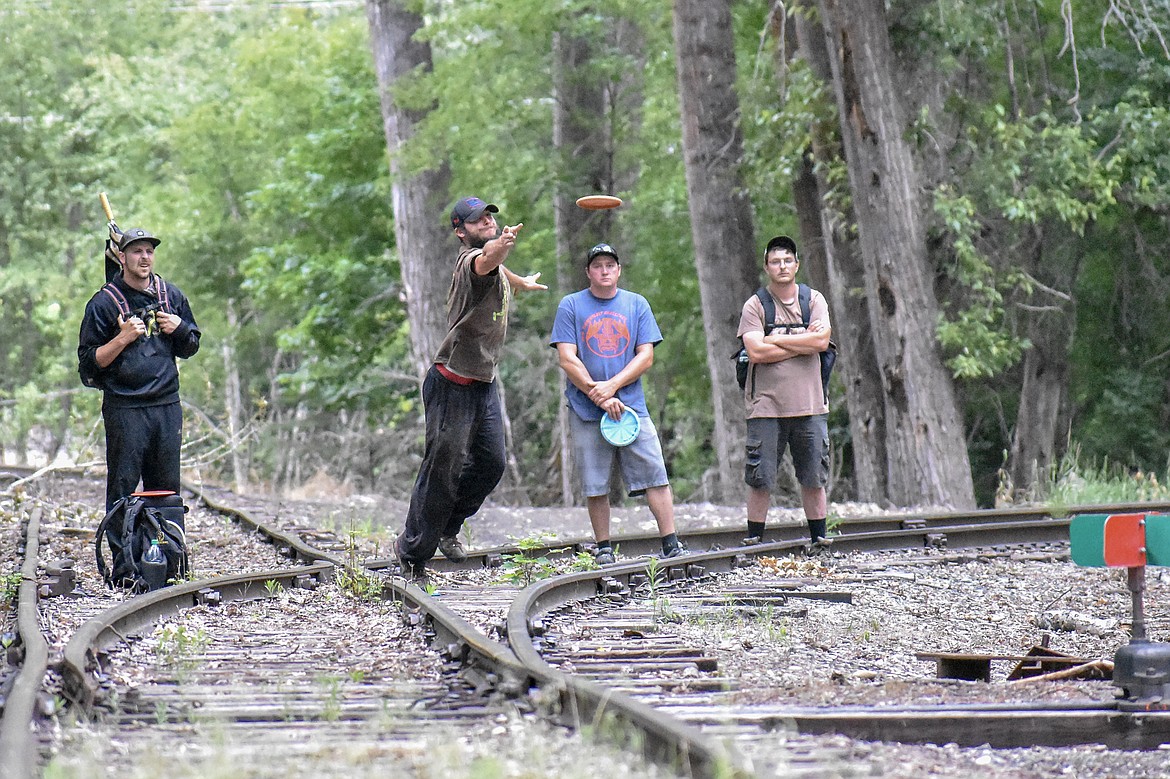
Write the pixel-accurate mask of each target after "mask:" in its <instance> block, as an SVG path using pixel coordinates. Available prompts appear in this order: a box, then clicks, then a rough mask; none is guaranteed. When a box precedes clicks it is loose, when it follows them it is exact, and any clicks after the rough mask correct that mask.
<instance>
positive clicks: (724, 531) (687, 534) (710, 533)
mask: <svg viewBox="0 0 1170 779" xmlns="http://www.w3.org/2000/svg"><path fill="white" fill-rule="evenodd" d="M1156 512H1170V503H1167V502H1164V501H1160V502H1145V503H1111V504H1101V505H1076V506H1066V507H1044V506H1030V507H1029V506H1025V507H1019V508H1010V509H981V510H977V511H964V512H930V513H918V514H911V513H906V514H886V515H878V516H870V517H856V518H851V519H843V520H841V522H840V523H838V524H837V525H836V526H835V527H834V534H833V536H832V538H833V541H834V542H835V543H838V544H843V546H842V547H841V548H843V549H848V550H849V551H878V550H881V549H883V548H887V547H882V546H881V545H880V543H878V544H875V543H868V544H867V542H865V541H863V540H861V539H863V538H865V536H866V534H871V538H873V539H878V538H879V537H878V536H873V535H872V534H875V533H880V534H888V533H893V532H895V531H898V530H906V531H923V532H931V533H933V532H936V531H937V530H938V529H940V528H947V529H953V528H955V527H968V526H971V527H974V526H980V525H1003V526H1004V527H1005V531H1004V532H1005V539H1007V540H1005V541H1003V542H1002V543H1020V541H1019V540H1018V539H1019V536H1018V534H1015V533H1014V531H1013V528H1017V527H1028V526H1020V525H1018V523H1020V522H1039V521H1042V520H1049V521H1051V522H1052V523H1053V524H1052V525H1051V528H1050V529H1051V531H1052V532H1053V533H1060V532H1066V531H1067V528H1068V522H1069V521H1070V519H1071V517H1073V516H1076V515H1078V514H1131V513H1156ZM1036 527H1037V529H1043V527H1044V526H1036ZM1062 529H1063V531H1062ZM744 530H745V528H742V527H736V528H726V527H723V528H705V529H698V530H686V529H685V528H684V529H681V530H680V535H681V536H682V538H683V539H684V540H685V541H686V543H687V545H688V546H689V548H690V549H691V551H693V552H703V551H708V550H719V549H730V548H733V547H740V546H742V544H743V537H744ZM964 532H967V533H975V534H976V535H977V531H964ZM855 536H858V537H859V538H858V539H857V540H855V541H850V540H849V539H851V538H853V537H855ZM765 537H766V538H769V539H770V540H769V541H768V542H767V543H768V544H786V543H787V542H797V544H798V545H801V544H807V543H808V536H807V531H806V529H805V527H804V524H803V523H785V524H782V525H777V526H774V527H769V528H768V529H767V532H766V536H765ZM1048 537H1050V536H1046V537H1045V540H1047V538H1048ZM957 538H958V536H956V539H957ZM1036 540H1037V541H1040V540H1041V539H1040V538H1037V539H1036ZM1054 540H1060V539H1054ZM1063 540H1067V535H1066V536H1065V538H1064V539H1063ZM613 542H614V544H615V546H616V548H617V550H618V552H619V554H621V555H624V556H627V557H638V556H641V555H653V554H657V553H658V552H659V551H660V549H661V540H660V539H659V537H658V536H657V535H655V534H651V533H633V534H629V535H623V536H621V537H616V538H614V539H613ZM591 544H592V539H585V538H573V539H565V540H563V541H558V542H550V543H546V544H541V545H538V546H535V547H531V548H530V549H529V550H528V551H527V554H529V555H532V556H535V557H541V556H543V557H549V558H551V559H555V558H556V557H557V556H560V555H573V554H576V553H578V552H580V551H582V550H583V549H586V548H588V547H589V546H590V545H591ZM850 544H852V545H850ZM989 544H990V542H979V543H977V544H976V545H989ZM950 546H956V544H954V543H952V544H950ZM780 548H788V547H786V546H785V547H780ZM897 548H904V547H897ZM468 551H469V555H468V559H467V560H466V561H465V562H462V563H452V562H450V561H448V560H446V559H444V558H442V557H437V558H435V559H434V560H432V561H430V562H429V563H428V566H430V567H432V568H434V569H435V570H439V571H455V570H467V569H474V568H483V567H495V566H498V565H499V564H500V563H501V561H502V560H503V558H504V557H505V556H506V555H510V554H515V553H516V549H515V548H514V547H506V546H504V547H490V548H484V549H475V550H468ZM364 564H365V566H366V567H367V568H369V569H371V570H383V569H386V568H389V567H391V566H393V565H394V561H393V560H391V559H390V558H377V559H371V560H367V561H366V562H365V563H364Z"/></svg>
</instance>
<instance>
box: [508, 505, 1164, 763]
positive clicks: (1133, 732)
mask: <svg viewBox="0 0 1170 779" xmlns="http://www.w3.org/2000/svg"><path fill="white" fill-rule="evenodd" d="M1128 508H1129V507H1127V509H1128ZM1015 513H1016V516H1015V517H1014V518H1013V519H1015V521H1010V522H1009V521H1000V522H981V523H976V524H966V525H952V526H946V525H936V526H934V527H931V528H921V527H920V528H915V529H898V530H890V531H886V532H877V531H875V532H863V533H850V534H842V535H840V536H836V537H835V538H834V540H833V544H832V546H831V548H832V549H835V550H836V549H840V550H848V551H874V550H889V549H914V548H923V547H930V546H937V545H945V546H946V547H948V548H976V547H992V548H998V547H1002V546H1006V545H1019V544H1022V543H1046V542H1067V539H1068V526H1069V523H1070V521H1071V512H1070V515H1066V516H1063V517H1052V516H1050V515H1047V514H1044V513H1040V512H1030V513H1029V512H1015ZM1090 513H1099V509H1098V507H1092V508H1091V510H1090ZM1100 513H1106V512H1100ZM1115 513H1123V512H1115ZM1028 517H1031V519H1028ZM805 546H806V544H805V542H804V541H796V540H787V541H774V542H771V543H766V544H755V545H751V546H747V547H741V548H738V549H725V550H714V551H709V552H702V553H697V554H690V555H687V556H685V557H681V558H675V559H671V560H658V561H656V563H655V565H656V566H657V568H658V569H659V571H660V573H659V575H665V577H666V578H667V579H669V580H674V581H677V580H679V579H684V578H696V577H700V576H702V575H704V574H705V573H708V572H715V571H726V570H729V569H731V568H736V567H739V566H742V565H746V564H748V561H749V560H750V559H751V558H756V557H762V556H770V555H782V554H789V553H793V552H796V551H799V550H802V549H803V548H804V547H805ZM649 566H650V564H649V563H648V562H647V561H645V560H640V561H631V562H627V563H622V564H619V565H613V566H606V567H605V568H604V569H603V570H600V571H588V572H582V573H574V574H566V575H562V576H557V577H553V578H550V579H547V580H544V581H542V582H539V583H537V584H534V585H532V586H531V587H529V588H528V589H526V590H524V591H523V592H522V593H521V596H520V597H519V598H518V599H517V600H516V601H515V602H514V603H513V605H512V607H511V609H510V611H509V614H508V623H507V632H508V640H509V643H510V645H511V646H512V648H513V650H514V651H515V652H516V654H517V657H519V658H520V660H521V661H522V662H524V664H525V665H526V666H528V667H530V668H534V669H537V668H538V669H540V671H541V673H542V674H545V675H550V676H551V674H556V673H560V672H558V671H557V670H556V669H553V668H551V667H550V666H547V665H546V664H544V661H543V659H542V658H540V651H539V648H538V645H539V644H540V642H541V638H540V636H541V635H542V633H543V629H544V628H543V625H542V617H543V615H544V614H546V613H547V612H550V611H552V610H554V609H557V608H559V607H562V606H564V605H565V604H568V603H570V602H572V601H584V600H589V599H592V598H596V597H604V596H605V595H606V594H607V593H610V592H616V591H620V590H622V589H626V588H628V589H633V585H634V583H635V581H636V579H635V578H634V577H645V576H649V575H651V572H650V570H649ZM561 676H562V679H561V681H560V682H559V683H558V690H559V691H560V694H561V697H562V699H563V703H562V706H563V707H564V708H565V709H566V710H567V711H568V712H569V714H570V715H571V717H572V718H574V719H575V720H576V721H578V722H579V721H583V720H587V718H589V717H591V716H592V717H596V716H599V712H602V711H603V710H604V706H605V705H606V703H607V701H611V700H614V699H617V698H618V697H619V694H618V693H615V692H612V691H607V690H605V688H604V687H602V686H601V685H598V684H596V683H593V682H585V681H583V680H581V679H577V678H574V677H571V676H568V675H565V674H561ZM640 705H642V706H644V707H645V704H640ZM646 708H649V707H646ZM649 712H650V713H647V712H644V711H638V712H637V713H636V714H635V715H634V716H635V717H637V720H635V721H633V722H631V724H633V725H635V726H636V727H639V728H640V729H642V730H643V731H644V732H645V733H646V734H647V737H648V738H647V741H648V742H657V743H647V745H646V752H647V755H648V756H651V757H656V758H659V759H665V760H667V761H669V760H670V759H671V757H672V755H671V754H670V747H669V744H670V742H671V740H672V739H673V738H675V737H676V736H677V735H679V734H680V733H682V734H687V735H689V734H690V731H697V726H696V725H683V726H682V727H683V728H689V729H690V731H688V730H682V731H679V730H676V728H675V722H681V718H679V717H678V716H677V714H678V711H676V710H672V711H671V713H670V714H668V713H666V712H663V711H659V710H656V709H650V710H649ZM667 717H669V718H670V721H671V722H670V724H669V725H667V724H666V723H667V722H668V720H667ZM700 718H701V717H700ZM744 721H745V722H750V723H751V724H753V725H756V726H758V727H761V728H764V729H772V730H783V729H789V730H792V729H796V730H799V731H800V732H801V733H807V734H823V733H842V734H845V735H848V736H850V737H853V738H859V739H867V740H886V741H902V742H906V743H948V742H956V743H959V744H971V745H978V744H982V743H988V744H990V745H991V746H993V747H1002V748H1007V747H1021V746H1035V745H1037V744H1046V745H1052V746H1066V745H1071V744H1084V743H1101V744H1105V745H1106V746H1108V747H1110V748H1115V749H1153V748H1157V747H1158V746H1159V745H1161V744H1163V743H1168V742H1170V712H1166V711H1142V712H1133V711H1129V710H1126V709H1123V708H1122V707H1120V706H1119V705H1118V704H1117V703H1112V704H1110V703H1103V704H1089V705H1058V706H1045V705H1040V704H1037V705H1027V704H1024V705H1012V704H1006V705H986V704H985V705H947V706H918V707H893V706H881V707H860V706H858V707H839V708H831V709H830V708H823V709H818V708H809V707H804V708H801V707H766V708H765V709H764V710H763V712H762V713H757V714H754V715H746V716H745V718H744ZM720 722H726V718H725V717H724V718H722V719H720ZM731 759H732V760H734V756H732V757H731ZM726 765H727V764H722V765H721V764H720V763H719V761H718V758H712V757H710V756H704V759H702V760H697V761H693V762H692V763H691V770H692V772H693V773H694V775H696V776H707V775H711V773H709V772H710V771H712V770H713V768H714V767H715V766H719V767H720V768H721V769H725V767H726ZM735 767H736V766H735V764H734V763H732V770H734V768H735Z"/></svg>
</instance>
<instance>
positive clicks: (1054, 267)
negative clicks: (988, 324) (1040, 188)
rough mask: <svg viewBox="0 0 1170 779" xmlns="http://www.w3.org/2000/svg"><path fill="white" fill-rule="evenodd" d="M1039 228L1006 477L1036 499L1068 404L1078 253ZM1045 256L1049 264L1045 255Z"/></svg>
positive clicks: (1052, 459)
mask: <svg viewBox="0 0 1170 779" xmlns="http://www.w3.org/2000/svg"><path fill="white" fill-rule="evenodd" d="M1045 238H1046V236H1045V235H1044V232H1043V230H1042V229H1041V228H1038V230H1037V233H1036V235H1035V238H1034V247H1035V248H1034V251H1032V252H1031V253H1030V256H1031V257H1032V261H1031V262H1030V263H1029V266H1028V272H1029V273H1031V274H1032V276H1033V277H1034V278H1036V279H1038V280H1040V281H1041V282H1042V284H1043V285H1044V286H1045V287H1046V288H1045V289H1039V288H1038V289H1037V291H1036V294H1035V296H1034V297H1035V298H1036V300H1035V303H1036V305H1033V306H1031V307H1030V308H1028V309H1026V313H1025V316H1026V317H1027V330H1026V332H1027V334H1028V340H1029V341H1031V343H1032V348H1030V349H1029V350H1028V351H1027V352H1026V353H1025V354H1024V366H1023V367H1024V378H1023V383H1022V386H1021V387H1020V406H1019V409H1018V410H1017V411H1016V424H1015V429H1014V430H1013V431H1012V443H1011V453H1010V456H1009V460H1008V473H1009V474H1010V475H1011V479H1012V486H1013V487H1014V489H1015V491H1017V492H1020V493H1022V494H1024V495H1028V496H1036V497H1039V496H1038V495H1037V494H1036V493H1037V488H1038V487H1039V488H1042V487H1043V486H1044V485H1045V484H1046V483H1047V479H1048V475H1049V470H1050V469H1051V467H1052V466H1053V465H1055V464H1056V459H1057V451H1058V446H1059V425H1060V420H1061V412H1062V410H1063V409H1064V407H1065V405H1064V403H1065V400H1066V399H1067V394H1068V392H1067V388H1068V381H1069V367H1068V358H1069V349H1070V348H1071V347H1072V341H1073V335H1074V329H1075V325H1076V301H1075V298H1074V296H1073V295H1072V294H1071V293H1069V292H1064V291H1062V290H1069V289H1072V287H1073V285H1074V284H1075V283H1076V278H1077V275H1078V274H1079V272H1080V262H1079V261H1078V260H1077V259H1075V258H1076V255H1077V252H1076V251H1075V250H1072V249H1071V248H1070V247H1068V246H1065V245H1060V243H1059V242H1057V241H1048V240H1045ZM1046 254H1047V255H1048V257H1047V262H1046V261H1045V255H1046Z"/></svg>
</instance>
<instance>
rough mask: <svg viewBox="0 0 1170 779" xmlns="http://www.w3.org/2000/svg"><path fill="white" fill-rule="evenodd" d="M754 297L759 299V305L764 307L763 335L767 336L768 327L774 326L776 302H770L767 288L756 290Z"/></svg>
mask: <svg viewBox="0 0 1170 779" xmlns="http://www.w3.org/2000/svg"><path fill="white" fill-rule="evenodd" d="M756 297H757V298H759V299H760V305H761V306H763V307H764V335H767V334H768V326H769V325H774V324H776V301H774V300H772V293H771V292H769V291H768V288H767V287H760V288H759V289H757V290H756Z"/></svg>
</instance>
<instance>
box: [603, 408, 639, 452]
mask: <svg viewBox="0 0 1170 779" xmlns="http://www.w3.org/2000/svg"><path fill="white" fill-rule="evenodd" d="M641 427H642V425H641V423H640V422H638V415H637V414H635V413H634V412H633V411H630V410H629V409H628V408H627V409H626V410H625V412H624V413H623V414H622V417H621V419H619V420H617V421H616V422H615V421H614V420H613V418H612V417H610V415H609V414H606V415H605V416H603V417H602V418H601V436H602V438H604V439H605V440H606V441H609V442H610V443H611V444H613V445H614V446H628V445H629V444H632V443H633V442H634V441H635V440H636V439H637V438H638V431H639V430H640V429H641Z"/></svg>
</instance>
